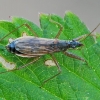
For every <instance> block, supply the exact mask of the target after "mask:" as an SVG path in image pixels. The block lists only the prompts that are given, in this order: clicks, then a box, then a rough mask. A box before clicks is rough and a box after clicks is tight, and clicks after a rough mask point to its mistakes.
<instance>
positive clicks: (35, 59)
mask: <svg viewBox="0 0 100 100" xmlns="http://www.w3.org/2000/svg"><path fill="white" fill-rule="evenodd" d="M39 58H40V57H36V58H34V60H33V61H31V62H29V63H28V64H26V65H23V66H20V67H18V68H15V69H12V70H8V71H4V72H1V73H0V74H3V73H7V72H12V71H16V70H20V69H23V68H25V67H27V66H28V65H30V64H32V63H34V62H36V61H37V60H38V59H39Z"/></svg>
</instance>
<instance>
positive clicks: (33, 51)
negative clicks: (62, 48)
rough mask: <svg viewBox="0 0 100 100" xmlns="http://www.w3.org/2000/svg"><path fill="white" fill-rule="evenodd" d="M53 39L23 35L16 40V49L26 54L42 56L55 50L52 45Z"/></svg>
mask: <svg viewBox="0 0 100 100" xmlns="http://www.w3.org/2000/svg"><path fill="white" fill-rule="evenodd" d="M53 41H54V40H53V39H44V38H34V37H30V36H27V37H22V38H18V39H17V40H15V49H16V50H17V51H18V52H20V53H22V54H24V55H25V54H26V55H29V56H41V55H44V54H47V53H52V52H54V51H55V49H54V48H52V47H51V46H50V45H51V44H52V43H53Z"/></svg>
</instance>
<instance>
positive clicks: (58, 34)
mask: <svg viewBox="0 0 100 100" xmlns="http://www.w3.org/2000/svg"><path fill="white" fill-rule="evenodd" d="M49 21H50V22H52V23H54V24H56V25H58V26H59V27H60V29H59V31H58V33H57V35H56V36H55V39H58V38H59V36H60V34H61V32H62V30H63V28H64V27H63V26H62V25H61V24H60V23H58V22H56V21H54V20H52V19H51V15H49Z"/></svg>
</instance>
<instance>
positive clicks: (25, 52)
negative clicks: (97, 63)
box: [0, 19, 100, 87]
mask: <svg viewBox="0 0 100 100" xmlns="http://www.w3.org/2000/svg"><path fill="white" fill-rule="evenodd" d="M50 21H51V22H52V23H55V24H56V25H58V26H59V27H60V28H59V31H58V33H57V35H56V36H55V39H47V38H40V37H38V36H37V34H36V33H35V32H34V30H32V28H31V27H30V26H29V25H28V24H22V25H21V26H19V27H17V28H16V29H14V30H13V31H12V32H10V33H8V34H7V35H6V36H4V37H3V38H1V39H0V41H2V40H3V39H4V38H6V37H7V36H8V35H10V34H12V33H13V32H15V31H16V30H18V29H19V28H20V27H22V26H26V27H27V28H29V30H30V31H32V33H33V34H34V37H33V36H25V37H19V38H17V39H15V40H13V41H12V42H10V43H9V44H7V45H6V49H7V50H8V51H9V52H11V53H13V54H15V55H17V56H20V57H27V58H32V57H34V58H35V59H34V60H33V61H31V62H30V63H28V64H26V65H23V66H21V67H20V68H16V69H13V70H8V71H6V72H10V71H14V70H20V69H22V68H25V67H27V66H28V65H29V64H32V63H34V62H35V61H37V60H38V59H39V58H40V57H41V56H43V55H46V54H50V56H51V57H52V60H53V61H54V63H55V64H56V66H57V69H58V73H57V74H55V75H53V76H52V77H50V78H49V79H47V80H45V81H44V82H43V83H42V85H41V87H42V86H43V85H44V84H45V83H46V82H48V81H49V80H51V79H53V78H55V77H56V76H58V75H59V74H60V73H61V69H60V65H59V64H58V62H57V60H56V58H55V57H54V55H53V53H56V52H62V53H63V54H65V55H66V56H69V57H71V58H75V59H78V60H81V61H83V62H86V60H85V59H83V58H81V57H79V56H76V55H74V54H72V53H69V52H67V50H68V49H70V48H72V49H74V48H77V47H81V46H83V44H82V43H81V41H82V40H84V39H85V38H87V37H88V36H89V35H91V33H92V32H93V31H94V30H96V29H97V27H98V26H99V25H100V24H98V25H97V27H96V28H95V29H94V30H93V31H92V32H90V33H89V34H86V35H83V36H81V37H79V38H77V39H73V40H67V41H66V40H59V39H58V37H59V36H60V34H61V32H62V30H63V26H62V25H61V24H60V23H58V22H55V21H53V20H52V19H50ZM1 73H5V72H1ZM1 73H0V74H1Z"/></svg>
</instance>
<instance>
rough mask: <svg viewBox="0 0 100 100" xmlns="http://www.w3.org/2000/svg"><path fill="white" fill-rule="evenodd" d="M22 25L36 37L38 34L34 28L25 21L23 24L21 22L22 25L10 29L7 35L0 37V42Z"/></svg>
mask: <svg viewBox="0 0 100 100" xmlns="http://www.w3.org/2000/svg"><path fill="white" fill-rule="evenodd" d="M23 26H26V27H27V28H28V29H29V30H30V31H31V32H32V33H33V35H34V36H35V37H38V35H37V34H36V33H35V32H34V30H33V29H32V28H31V27H30V26H29V25H28V24H27V23H25V24H22V25H20V26H19V27H17V28H15V29H14V30H12V31H11V32H9V33H8V34H7V35H5V36H4V37H3V38H1V39H0V42H1V41H2V40H3V39H4V38H6V37H7V36H9V35H10V34H12V33H14V32H15V31H17V30H18V29H19V28H21V27H23Z"/></svg>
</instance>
